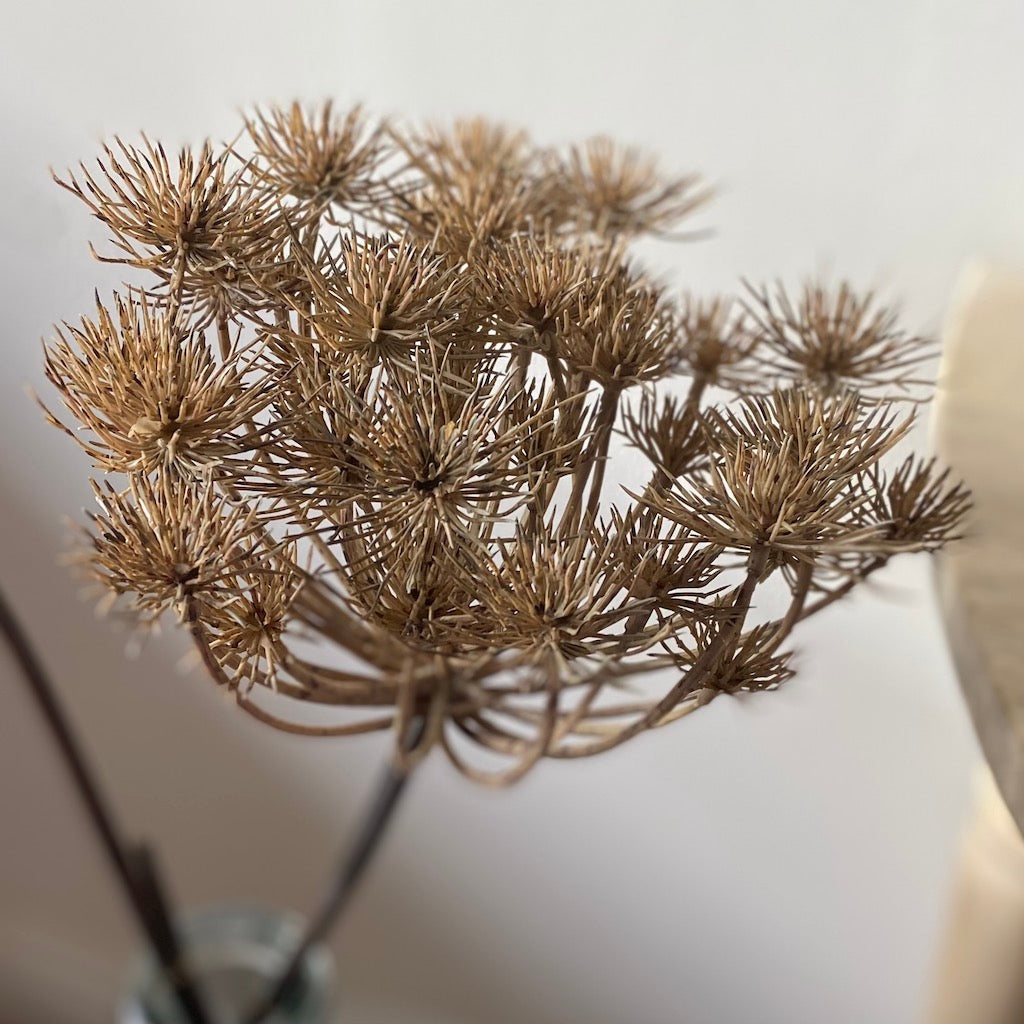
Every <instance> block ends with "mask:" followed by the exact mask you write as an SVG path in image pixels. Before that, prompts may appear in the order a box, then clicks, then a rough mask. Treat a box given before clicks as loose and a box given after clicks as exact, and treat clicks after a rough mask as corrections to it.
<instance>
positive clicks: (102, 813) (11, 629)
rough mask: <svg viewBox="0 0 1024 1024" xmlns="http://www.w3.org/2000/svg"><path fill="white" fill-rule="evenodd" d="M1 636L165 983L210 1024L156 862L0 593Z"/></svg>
mask: <svg viewBox="0 0 1024 1024" xmlns="http://www.w3.org/2000/svg"><path fill="white" fill-rule="evenodd" d="M0 632H2V633H3V634H4V637H5V638H6V640H7V643H8V645H9V646H10V649H11V651H12V653H13V654H14V656H15V659H16V660H17V662H18V665H19V667H20V668H21V671H22V675H23V677H24V679H25V680H26V682H27V683H28V684H29V688H30V689H31V691H32V694H33V696H34V697H35V700H36V703H37V705H38V707H39V709H40V711H41V712H42V713H43V717H44V718H45V719H46V724H47V725H48V726H49V729H50V731H51V733H52V734H53V738H54V740H55V741H56V743H57V747H58V748H59V750H60V752H61V755H62V757H63V759H64V763H65V765H66V766H67V768H68V771H69V772H70V773H71V777H72V778H73V779H74V782H75V786H76V788H77V790H78V794H79V796H80V797H81V799H82V803H83V804H84V805H85V809H86V812H87V813H88V815H89V819H90V821H91V822H92V825H93V828H94V830H95V832H96V834H97V836H98V837H99V840H100V844H101V845H102V846H103V849H104V851H105V852H106V854H107V857H108V859H109V860H110V863H111V865H112V867H113V868H114V871H115V873H116V875H117V877H118V880H119V881H120V883H121V887H122V889H123V890H124V892H125V894H126V895H127V897H128V901H129V903H130V904H131V906H132V909H133V910H134V912H135V916H136V918H137V919H138V923H139V926H140V927H141V929H142V931H143V932H144V933H145V935H146V937H147V938H148V939H149V942H150V944H151V946H152V947H153V951H154V953H155V954H156V956H157V959H158V960H159V962H160V964H161V966H162V967H163V969H164V973H165V976H166V978H167V981H168V984H169V985H170V987H171V989H172V991H173V992H174V994H175V997H176V998H177V1000H178V1002H179V1004H180V1005H181V1009H182V1011H183V1012H184V1013H185V1016H186V1018H187V1019H188V1020H189V1021H190V1022H191V1024H209V1017H207V1015H206V1013H205V1011H204V1009H203V1006H202V1003H201V1002H200V1000H199V996H198V994H197V992H196V989H195V986H194V984H193V983H192V981H191V979H190V977H189V974H188V972H187V969H186V964H185V961H184V959H183V957H182V954H181V948H180V945H179V943H178V941H177V937H176V934H175V931H174V927H173V925H172V923H171V922H172V920H173V915H172V914H171V912H170V909H169V907H168V905H167V902H166V900H165V899H164V897H163V889H162V887H161V885H160V883H159V880H158V877H157V872H156V864H155V861H154V860H153V859H152V857H151V856H150V854H149V852H148V850H147V849H146V848H145V847H134V848H131V847H129V845H128V844H127V843H126V842H125V840H124V838H123V835H122V834H121V830H120V828H119V827H118V825H117V822H116V820H115V818H114V815H113V811H112V810H111V809H110V807H109V805H108V804H107V801H106V799H105V797H104V795H103V793H102V792H101V790H100V787H99V783H98V782H97V780H96V778H95V776H94V775H93V773H92V770H91V769H90V767H89V764H88V762H87V760H86V757H85V754H84V752H83V750H82V748H81V746H80V744H79V742H78V739H77V737H76V736H75V734H74V732H73V731H72V728H71V724H70V722H69V721H68V719H67V717H66V716H65V714H64V711H63V709H62V707H61V705H60V700H59V698H58V696H57V691H56V689H55V688H54V686H53V684H52V683H51V682H50V680H49V677H48V676H47V675H46V672H45V671H44V669H43V666H42V663H41V662H40V660H39V658H38V657H37V655H36V653H35V650H34V649H33V647H32V645H31V642H30V641H29V638H28V634H27V633H26V632H25V631H24V629H23V628H22V626H21V624H20V623H19V622H18V620H17V618H16V616H15V615H14V612H13V610H12V609H11V607H10V606H9V605H8V603H7V600H6V598H5V597H4V595H3V593H2V591H0Z"/></svg>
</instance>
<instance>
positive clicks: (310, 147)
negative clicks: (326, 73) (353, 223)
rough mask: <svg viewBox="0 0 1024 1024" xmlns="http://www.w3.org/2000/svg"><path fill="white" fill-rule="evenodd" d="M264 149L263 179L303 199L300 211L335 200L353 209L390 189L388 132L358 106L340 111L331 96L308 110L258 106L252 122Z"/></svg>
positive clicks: (273, 191)
mask: <svg viewBox="0 0 1024 1024" xmlns="http://www.w3.org/2000/svg"><path fill="white" fill-rule="evenodd" d="M246 129H247V131H248V134H249V137H250V139H251V140H252V142H253V144H254V146H255V147H256V152H257V154H258V155H259V162H258V164H257V167H258V180H259V181H260V182H261V183H262V184H263V185H264V186H265V187H266V189H267V191H268V192H269V194H270V195H271V196H273V197H274V198H275V199H282V198H284V197H291V198H293V199H295V200H297V206H298V207H299V210H300V214H301V213H306V214H308V215H310V216H313V217H315V216H318V215H319V214H321V213H323V212H324V211H326V210H327V209H328V208H329V207H331V206H337V207H339V209H340V210H341V211H348V212H353V211H357V210H359V209H362V208H365V207H367V206H371V205H372V204H374V203H377V202H379V201H380V200H381V199H382V198H383V197H384V196H385V195H386V189H387V181H386V175H385V173H384V170H383V165H384V163H385V161H386V158H387V156H388V148H387V146H386V145H385V141H384V133H383V131H382V129H381V128H380V127H379V126H372V127H371V126H369V125H368V124H367V122H366V119H365V118H364V116H363V112H362V111H361V110H360V109H359V108H358V107H355V108H353V109H352V110H350V111H348V113H347V114H346V115H345V116H344V117H337V116H336V115H335V112H334V106H333V104H332V103H331V102H330V101H327V102H326V103H324V104H322V105H321V106H320V107H318V108H315V109H311V110H307V109H305V108H303V106H302V105H301V104H300V103H293V104H292V105H291V106H290V107H288V108H287V109H278V108H274V109H271V110H269V111H266V112H262V111H258V112H257V113H256V114H255V116H253V117H252V118H250V119H249V120H248V121H247V122H246Z"/></svg>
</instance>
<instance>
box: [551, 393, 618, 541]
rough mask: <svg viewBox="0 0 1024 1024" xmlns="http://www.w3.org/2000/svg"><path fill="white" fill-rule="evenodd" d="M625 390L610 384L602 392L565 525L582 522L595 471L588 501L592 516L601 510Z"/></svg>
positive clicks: (576, 473)
mask: <svg viewBox="0 0 1024 1024" xmlns="http://www.w3.org/2000/svg"><path fill="white" fill-rule="evenodd" d="M621 394H622V386H621V385H608V386H607V387H605V388H604V390H603V391H602V392H601V400H600V403H599V405H598V407H597V416H596V417H595V419H594V433H593V436H592V438H591V442H590V445H589V446H588V448H587V452H586V454H585V455H584V456H583V458H582V459H581V460H580V464H579V465H578V466H577V467H576V471H575V472H574V473H573V479H572V491H571V492H570V494H569V500H568V501H567V502H566V506H565V512H564V513H563V515H562V524H563V526H568V525H569V524H570V523H576V522H578V520H579V516H580V506H581V505H582V502H583V492H584V490H585V489H586V486H587V480H589V479H591V474H593V482H592V483H591V487H590V498H589V500H588V502H587V513H588V515H589V516H590V518H591V519H593V518H594V516H595V515H596V514H597V507H598V503H599V502H600V500H601V487H602V485H603V483H604V468H605V466H604V464H605V461H606V459H607V457H608V445H609V444H610V442H611V437H612V427H613V426H614V425H615V417H616V415H617V413H618V411H619V396H620V395H621Z"/></svg>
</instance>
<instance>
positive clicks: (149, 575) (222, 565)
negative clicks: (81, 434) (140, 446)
mask: <svg viewBox="0 0 1024 1024" xmlns="http://www.w3.org/2000/svg"><path fill="white" fill-rule="evenodd" d="M93 489H94V491H95V493H96V500H97V502H98V504H99V507H100V511H99V512H98V513H93V514H92V515H91V516H90V518H91V520H92V527H91V530H90V533H91V537H92V551H91V552H90V553H89V554H88V556H87V564H88V565H89V567H90V568H91V570H92V572H93V573H94V575H95V576H96V578H97V579H98V580H99V581H100V582H102V583H104V584H105V585H106V586H107V587H109V588H110V590H111V591H113V593H114V594H115V595H118V596H122V595H129V597H130V601H131V604H132V606H133V607H134V609H135V610H136V611H137V612H139V613H140V614H142V615H143V616H145V617H147V618H150V619H156V618H157V617H159V616H160V615H161V614H162V613H163V612H165V611H169V610H173V611H175V612H176V613H177V614H178V615H179V616H181V617H184V610H185V606H186V602H187V600H188V599H189V598H198V599H199V601H200V602H201V603H202V604H204V605H212V606H217V605H220V604H222V603H223V602H224V601H225V600H227V599H228V598H229V597H230V596H231V595H233V594H234V593H235V591H236V587H237V576H238V574H239V573H243V572H249V573H252V572H253V571H256V570H258V569H259V567H260V564H261V563H260V560H259V558H258V557H257V556H256V555H255V551H256V548H257V545H258V542H259V541H258V533H257V529H256V524H255V522H254V520H253V516H252V513H251V512H250V511H249V510H247V509H246V508H244V507H243V506H232V505H231V504H230V503H229V502H228V500H227V499H226V498H224V497H223V495H221V494H219V493H218V492H217V490H216V489H215V488H214V487H212V486H210V485H206V484H202V483H200V484H192V483H187V484H180V483H178V482H177V481H175V480H174V479H172V478H167V479H164V480H159V481H157V482H153V481H151V480H150V479H149V478H148V477H145V476H133V477H131V478H130V482H129V486H128V488H127V490H125V491H121V492H119V491H116V490H114V488H112V487H111V486H110V485H109V484H108V485H107V486H106V487H100V486H99V485H97V484H94V486H93Z"/></svg>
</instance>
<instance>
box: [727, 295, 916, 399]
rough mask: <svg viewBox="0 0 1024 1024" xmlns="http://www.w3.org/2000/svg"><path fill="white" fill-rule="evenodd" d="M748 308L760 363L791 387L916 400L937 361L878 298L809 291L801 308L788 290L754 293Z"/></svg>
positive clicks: (868, 396) (799, 303)
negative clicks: (924, 369) (923, 370)
mask: <svg viewBox="0 0 1024 1024" xmlns="http://www.w3.org/2000/svg"><path fill="white" fill-rule="evenodd" d="M749 294H750V298H749V300H748V303H747V308H748V310H749V312H750V315H751V317H752V319H753V321H754V322H755V324H756V325H757V328H758V333H759V339H760V341H761V346H760V348H759V350H758V355H759V358H760V361H761V362H762V363H763V365H764V366H765V367H766V368H767V369H768V370H769V372H774V373H777V374H779V375H780V376H782V377H783V378H786V379H788V380H796V381H802V382H805V383H807V384H810V385H812V386H813V387H816V388H819V389H820V390H821V391H823V392H824V393H825V394H836V393H839V392H841V391H842V390H844V389H846V388H852V389H854V390H856V391H857V392H858V394H860V395H862V396H863V397H865V398H879V399H890V400H891V399H894V398H896V397H899V396H901V395H913V393H914V389H915V388H917V387H919V386H921V385H922V384H923V383H925V382H924V381H922V380H920V379H919V378H917V377H916V376H915V374H916V373H917V372H918V371H919V369H920V366H921V364H922V363H923V362H925V361H926V360H927V359H929V358H930V357H931V355H932V352H931V351H930V345H929V342H928V340H927V339H925V338H921V337H918V336H916V335H912V334H908V333H907V332H906V331H904V330H903V329H902V328H901V327H900V326H899V322H898V315H897V312H896V310H894V309H890V308H888V307H886V306H880V305H878V304H877V303H876V302H875V299H874V296H873V295H871V294H866V295H857V294H856V293H855V292H854V291H853V290H852V288H851V287H850V286H849V285H848V284H846V283H842V284H840V285H839V286H838V287H837V288H826V287H825V286H823V285H819V284H806V285H804V288H803V290H802V292H801V293H800V296H799V299H798V300H796V301H794V300H793V299H791V298H790V297H789V295H788V294H787V292H786V291H785V289H784V288H782V287H781V286H780V287H777V288H776V289H775V291H774V292H770V291H769V290H768V289H761V290H755V289H754V288H750V289H749Z"/></svg>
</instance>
